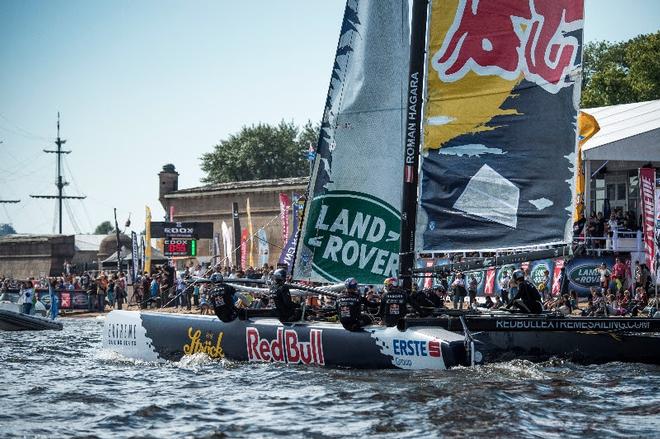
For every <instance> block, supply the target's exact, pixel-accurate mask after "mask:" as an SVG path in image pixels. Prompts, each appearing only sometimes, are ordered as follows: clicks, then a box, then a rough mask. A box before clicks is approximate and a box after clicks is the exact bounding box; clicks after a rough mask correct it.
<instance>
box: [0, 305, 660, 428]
mask: <svg viewBox="0 0 660 439" xmlns="http://www.w3.org/2000/svg"><path fill="white" fill-rule="evenodd" d="M63 321H64V324H65V326H64V330H63V331H61V332H58V333H54V332H48V331H44V332H40V333H29V334H25V333H24V334H5V333H2V334H1V335H0V337H2V338H1V339H0V363H1V364H2V374H3V375H2V376H3V380H2V382H3V386H0V424H1V425H2V436H3V437H4V436H8V437H12V436H15V437H23V436H28V437H33V436H39V435H41V436H43V437H53V436H58V435H59V436H89V437H100V438H114V437H117V436H138V437H139V436H143V437H152V438H158V439H160V438H163V437H175V436H176V437H209V438H211V437H250V438H252V437H257V438H259V437H279V436H283V437H291V436H293V437H305V438H307V437H311V438H324V439H325V438H337V437H370V438H376V437H386V438H389V437H391V438H397V439H398V438H406V437H410V438H417V437H437V436H442V437H456V436H458V437H461V436H474V437H485V436H491V437H519V436H537V437H541V436H542V437H546V436H547V437H561V438H562V439H563V438H565V437H568V438H570V437H578V436H580V439H582V438H586V437H604V436H606V437H607V436H611V437H617V436H621V437H624V436H625V437H630V436H635V437H657V431H658V429H659V428H660V425H659V424H660V409H659V408H658V407H660V396H659V395H660V367H658V366H648V365H630V364H622V363H610V364H605V365H593V366H580V365H575V364H572V363H570V362H565V361H562V360H557V359H554V360H550V361H548V362H545V363H541V364H534V363H530V362H528V361H522V360H514V361H510V362H506V363H501V364H491V365H486V366H478V367H475V368H456V369H453V370H450V371H413V372H410V371H396V370H384V371H363V370H346V369H320V368H305V367H290V366H284V365H279V364H254V363H244V362H229V361H224V360H216V359H211V358H209V357H208V356H207V355H205V354H197V355H194V356H191V357H184V358H183V359H182V360H180V361H178V362H144V361H136V360H133V359H128V358H125V357H122V356H121V355H119V354H117V353H115V352H113V351H105V350H102V349H100V341H101V328H102V326H101V325H102V323H103V319H96V318H89V319H64V320H63ZM28 339H29V342H26V340H28ZM5 383H7V384H8V385H5ZM656 383H657V384H656ZM26 408H27V409H26ZM26 416H27V417H28V418H29V419H39V420H40V422H41V425H40V424H39V423H35V422H25V419H26ZM44 423H45V424H47V425H49V426H61V427H59V429H58V430H57V431H56V433H57V434H55V433H53V431H52V430H49V429H48V428H44V425H43V424H44Z"/></svg>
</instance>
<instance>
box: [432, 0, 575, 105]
mask: <svg viewBox="0 0 660 439" xmlns="http://www.w3.org/2000/svg"><path fill="white" fill-rule="evenodd" d="M583 10H584V5H583V0H527V1H524V0H523V1H521V0H460V2H459V6H458V8H457V11H456V16H455V18H454V21H453V24H452V25H451V27H450V29H449V31H448V33H447V36H446V37H445V39H444V41H443V44H442V47H441V48H440V50H439V51H438V52H437V53H436V54H435V55H434V56H433V64H432V65H433V68H434V69H436V70H437V71H438V73H439V75H440V78H441V79H442V80H443V81H446V82H454V81H458V80H460V79H461V78H463V77H464V76H465V75H466V74H467V73H469V72H474V73H476V74H478V75H480V76H486V75H496V76H500V77H502V78H504V79H506V80H514V79H516V78H518V77H519V76H520V75H521V74H522V75H524V77H525V79H527V80H528V81H531V82H534V83H535V84H537V85H539V86H540V87H543V88H544V89H545V90H546V91H549V92H551V93H557V92H558V91H559V90H560V89H561V88H562V87H565V86H567V85H568V84H567V83H566V76H567V75H568V74H569V73H570V71H571V70H572V69H573V68H574V67H575V66H576V58H577V53H578V49H579V46H580V42H579V40H578V39H577V38H575V37H573V36H571V35H570V33H571V32H574V31H578V30H580V29H582V18H583ZM577 63H579V60H577Z"/></svg>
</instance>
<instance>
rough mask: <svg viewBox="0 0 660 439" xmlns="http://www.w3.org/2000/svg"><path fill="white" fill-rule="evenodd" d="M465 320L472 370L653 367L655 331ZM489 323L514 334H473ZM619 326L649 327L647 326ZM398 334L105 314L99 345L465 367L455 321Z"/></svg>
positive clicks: (169, 352) (140, 353)
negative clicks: (521, 363)
mask: <svg viewBox="0 0 660 439" xmlns="http://www.w3.org/2000/svg"><path fill="white" fill-rule="evenodd" d="M603 320H605V321H607V320H608V319H579V320H577V321H578V322H580V324H583V323H585V322H586V323H590V322H591V323H590V324H591V327H598V326H599V325H600V327H601V329H602V328H605V327H607V326H603V324H598V322H599V321H603ZM624 320H625V319H624ZM465 321H466V322H467V325H468V328H469V330H470V333H471V335H472V336H473V338H474V351H475V354H474V360H475V363H476V364H479V363H490V362H499V361H508V360H512V359H529V360H531V361H544V360H546V359H549V358H552V357H557V358H564V359H569V360H572V361H575V362H579V363H588V364H591V363H605V362H612V361H622V362H639V363H650V364H660V336H659V335H658V333H655V332H648V333H641V332H630V331H604V330H601V332H597V330H594V331H575V330H556V327H557V325H555V326H552V325H548V324H547V323H546V324H545V327H546V329H545V330H541V329H538V328H537V329H533V328H534V326H537V327H538V325H539V324H540V323H539V322H543V321H546V322H547V321H548V318H547V317H543V316H536V317H530V316H527V317H517V316H516V317H497V318H492V317H466V318H465ZM497 321H499V322H503V321H504V322H510V323H509V324H508V327H509V328H518V329H506V330H503V329H502V328H500V329H499V330H496V329H492V330H481V331H480V330H478V329H477V328H479V327H481V328H484V327H487V325H491V324H494V322H497ZM562 321H566V320H565V319H564V320H562ZM569 321H570V320H569ZM627 321H634V323H635V324H637V323H639V322H646V323H649V324H651V325H653V324H655V321H650V319H633V320H631V319H627ZM520 322H527V323H525V324H523V323H520ZM612 322H615V323H616V322H617V320H616V319H613V320H612ZM610 324H613V323H611V322H610ZM621 325H622V323H621V322H620V324H619V326H621ZM500 326H501V325H500ZM504 326H507V325H506V324H505V325H504ZM541 326H543V325H541ZM560 326H561V325H560ZM573 326H575V325H573ZM578 326H580V325H578ZM651 327H652V326H651ZM457 328H460V330H459V329H457ZM403 329H404V330H399V329H397V328H384V327H380V326H371V327H367V328H365V330H363V331H360V332H349V331H346V330H344V329H343V328H342V327H341V325H338V324H335V323H323V322H321V323H312V322H305V323H296V324H286V325H283V324H281V323H280V322H279V321H277V320H276V319H273V318H268V317H254V318H250V319H248V320H235V321H233V322H231V323H222V322H220V321H219V320H218V319H217V318H216V317H215V316H194V315H181V314H160V313H138V312H131V311H113V312H112V313H110V314H109V315H108V316H107V318H106V323H105V327H104V334H103V345H104V347H105V348H107V349H110V350H114V351H117V352H119V353H121V354H122V355H124V356H126V357H129V358H138V359H144V360H147V361H160V360H178V359H180V358H181V357H182V356H183V355H187V354H195V353H198V352H204V353H206V354H207V355H209V356H211V357H215V358H227V359H230V360H234V361H248V362H279V363H289V364H291V363H293V364H304V365H315V366H328V367H348V368H360V369H388V368H401V369H447V368H450V367H453V366H457V365H469V364H471V361H470V360H471V358H470V350H469V349H466V347H465V346H466V343H465V341H464V340H465V338H464V335H463V333H462V326H461V323H460V320H459V319H458V318H455V317H454V318H444V319H443V318H439V319H417V320H416V319H411V320H409V321H408V325H407V327H406V328H403Z"/></svg>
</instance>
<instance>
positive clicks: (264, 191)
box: [158, 164, 309, 266]
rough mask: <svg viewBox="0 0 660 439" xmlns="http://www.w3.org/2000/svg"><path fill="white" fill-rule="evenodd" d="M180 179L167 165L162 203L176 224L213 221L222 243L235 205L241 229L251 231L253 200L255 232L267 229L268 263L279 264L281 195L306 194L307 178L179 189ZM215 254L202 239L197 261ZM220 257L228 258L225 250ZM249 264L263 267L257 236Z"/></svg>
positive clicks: (162, 181) (161, 184)
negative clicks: (223, 234) (223, 224)
mask: <svg viewBox="0 0 660 439" xmlns="http://www.w3.org/2000/svg"><path fill="white" fill-rule="evenodd" d="M178 176H179V174H178V172H176V169H175V167H174V165H171V164H168V165H165V166H163V170H162V171H161V172H160V173H159V174H158V177H159V200H160V202H161V204H162V205H163V208H164V209H165V212H168V213H171V214H172V215H173V220H174V221H180V222H212V223H213V231H214V234H217V235H219V236H220V242H222V238H221V236H222V235H221V234H222V229H221V228H222V222H223V221H224V222H225V223H226V224H227V226H230V227H231V226H232V203H234V202H236V203H238V206H239V214H240V222H241V228H242V229H247V228H248V216H247V205H248V199H249V204H250V216H251V219H252V229H253V233H254V234H256V233H257V231H258V230H259V229H264V230H265V232H266V236H267V242H268V246H269V252H268V263H269V264H270V265H276V264H277V261H278V259H279V256H280V252H281V250H282V248H283V247H284V245H285V242H284V240H283V238H282V222H281V220H280V202H279V195H280V193H285V194H287V195H288V196H289V198H291V199H293V198H294V196H295V195H296V194H303V193H304V192H305V190H306V189H307V183H308V181H309V179H308V178H307V177H296V178H282V179H276V180H255V181H239V182H233V183H222V184H212V185H205V186H199V187H194V188H188V189H178ZM289 215H290V214H289ZM221 247H222V245H221ZM248 251H249V246H248ZM212 255H213V245H212V240H209V239H202V240H200V241H199V243H198V258H197V260H198V261H199V262H208V261H209V260H210V259H211V256H212ZM220 256H221V258H222V257H224V256H225V255H224V254H223V251H222V249H221V254H220ZM247 265H254V266H258V265H259V258H258V239H257V237H256V236H255V237H254V239H253V250H252V264H250V259H249V257H248V262H247Z"/></svg>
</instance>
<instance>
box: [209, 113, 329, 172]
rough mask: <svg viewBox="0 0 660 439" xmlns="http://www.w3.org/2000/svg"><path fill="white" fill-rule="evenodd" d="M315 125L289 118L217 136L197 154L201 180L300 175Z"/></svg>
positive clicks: (313, 140) (305, 165)
mask: <svg viewBox="0 0 660 439" xmlns="http://www.w3.org/2000/svg"><path fill="white" fill-rule="evenodd" d="M318 132H319V128H318V127H315V126H313V125H312V124H311V122H307V124H305V126H303V127H302V128H298V127H297V126H296V125H294V124H293V123H290V122H284V121H282V122H280V123H279V124H278V125H277V126H271V125H268V124H263V123H260V124H257V125H252V126H249V127H243V128H242V129H241V131H240V132H239V133H238V134H232V135H230V136H229V138H228V139H226V140H221V141H220V143H219V144H217V145H215V146H214V147H213V151H212V152H208V153H205V154H203V155H202V157H201V159H200V160H201V162H202V163H201V168H202V171H204V172H205V173H206V175H205V176H204V178H202V182H204V183H226V182H232V181H245V180H264V179H270V178H284V177H301V176H305V175H307V174H308V173H309V163H308V162H307V151H308V149H309V145H310V144H311V145H313V146H316V142H317V140H318Z"/></svg>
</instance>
